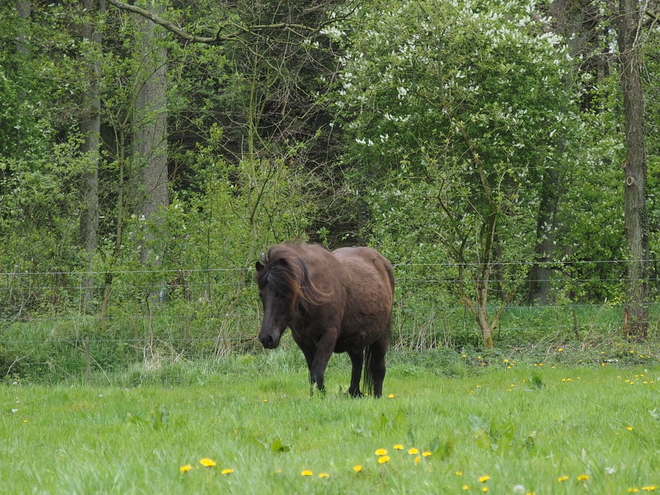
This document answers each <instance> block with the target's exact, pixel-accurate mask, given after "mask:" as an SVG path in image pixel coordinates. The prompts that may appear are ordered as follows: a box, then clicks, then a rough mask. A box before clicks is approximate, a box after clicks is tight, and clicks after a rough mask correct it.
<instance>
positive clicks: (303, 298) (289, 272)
mask: <svg viewBox="0 0 660 495" xmlns="http://www.w3.org/2000/svg"><path fill="white" fill-rule="evenodd" d="M296 246H298V247H300V248H304V247H305V246H304V245H298V244H292V245H288V244H281V245H278V246H273V247H271V248H270V249H269V250H268V252H267V253H266V254H265V255H262V256H261V258H260V262H261V264H262V265H263V268H262V269H261V270H259V271H258V272H257V274H256V277H255V278H256V282H257V284H258V285H259V287H263V286H264V285H266V284H268V285H269V286H270V287H272V289H273V290H274V291H275V292H276V293H279V294H281V295H282V296H283V297H284V298H285V299H286V300H287V301H288V302H289V309H290V311H291V313H292V314H294V315H296V316H300V306H302V307H303V308H307V307H308V305H318V304H322V303H323V302H325V301H326V300H327V298H328V294H326V293H324V292H323V291H321V290H320V289H319V288H318V287H316V286H315V285H314V283H313V282H312V280H311V279H310V278H309V270H308V268H307V264H306V263H305V260H304V259H303V258H302V257H300V256H299V255H298V254H297V253H296V252H295V250H296V249H295V247H296Z"/></svg>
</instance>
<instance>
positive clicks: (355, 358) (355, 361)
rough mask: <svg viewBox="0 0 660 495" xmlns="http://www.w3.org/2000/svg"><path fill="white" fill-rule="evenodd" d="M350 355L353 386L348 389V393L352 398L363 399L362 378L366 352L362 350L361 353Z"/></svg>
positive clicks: (350, 353) (351, 353)
mask: <svg viewBox="0 0 660 495" xmlns="http://www.w3.org/2000/svg"><path fill="white" fill-rule="evenodd" d="M348 355H349V357H350V358H351V385H350V386H349V388H348V393H349V394H350V395H351V397H362V392H361V391H360V378H361V377H362V363H363V361H364V351H363V350H362V349H360V351H359V352H354V351H353V352H349V353H348Z"/></svg>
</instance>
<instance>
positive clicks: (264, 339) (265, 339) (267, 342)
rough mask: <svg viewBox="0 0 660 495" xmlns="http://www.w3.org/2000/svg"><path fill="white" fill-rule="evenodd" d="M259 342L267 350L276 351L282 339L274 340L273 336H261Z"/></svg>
mask: <svg viewBox="0 0 660 495" xmlns="http://www.w3.org/2000/svg"><path fill="white" fill-rule="evenodd" d="M259 341H260V342H261V345H262V346H264V348H266V349H275V348H276V347H277V346H278V345H279V344H280V339H279V338H273V336H272V335H259Z"/></svg>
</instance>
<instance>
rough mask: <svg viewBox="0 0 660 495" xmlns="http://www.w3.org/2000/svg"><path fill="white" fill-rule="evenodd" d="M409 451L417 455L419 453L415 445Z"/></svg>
mask: <svg viewBox="0 0 660 495" xmlns="http://www.w3.org/2000/svg"><path fill="white" fill-rule="evenodd" d="M408 453H409V454H410V455H417V454H419V449H416V448H415V447H413V448H412V449H408Z"/></svg>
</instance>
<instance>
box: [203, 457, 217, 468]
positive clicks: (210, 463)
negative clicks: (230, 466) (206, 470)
mask: <svg viewBox="0 0 660 495" xmlns="http://www.w3.org/2000/svg"><path fill="white" fill-rule="evenodd" d="M199 463H200V464H201V465H202V466H204V467H213V466H215V465H216V462H215V461H214V460H213V459H209V458H208V457H204V459H201V460H200V461H199Z"/></svg>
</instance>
